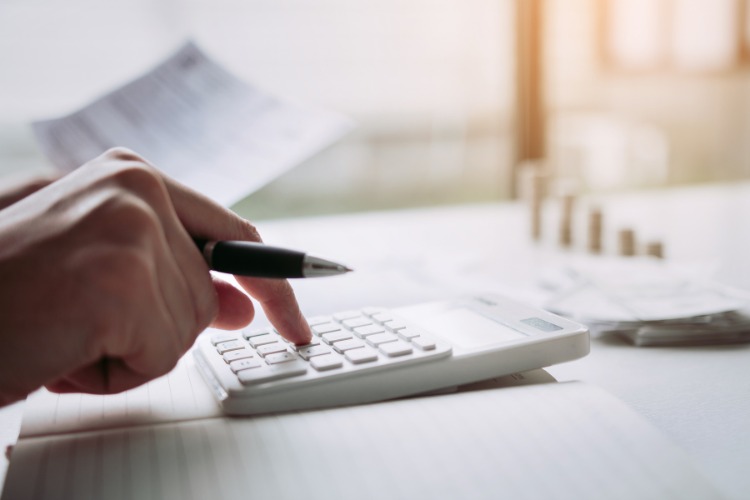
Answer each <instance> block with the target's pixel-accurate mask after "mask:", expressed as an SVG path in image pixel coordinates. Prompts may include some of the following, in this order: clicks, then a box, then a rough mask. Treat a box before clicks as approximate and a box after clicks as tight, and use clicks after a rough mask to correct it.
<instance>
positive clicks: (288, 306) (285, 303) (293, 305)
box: [237, 276, 312, 345]
mask: <svg viewBox="0 0 750 500" xmlns="http://www.w3.org/2000/svg"><path fill="white" fill-rule="evenodd" d="M237 281H238V282H239V284H240V285H242V287H243V288H244V289H245V290H247V291H248V292H249V293H250V295H252V296H253V297H255V299H256V300H257V301H258V302H260V305H261V307H262V308H263V311H265V313H266V316H268V319H269V320H270V321H271V323H272V324H273V326H275V327H276V330H277V331H278V332H279V333H280V334H281V335H282V336H283V337H284V338H286V339H287V340H289V341H291V342H294V343H295V344H297V345H304V344H307V343H309V342H310V340H311V339H312V333H311V332H310V326H309V325H308V324H307V321H305V318H304V316H303V315H302V311H300V308H299V305H298V304H297V299H296V298H295V297H294V291H293V290H292V287H291V285H289V282H288V281H286V280H273V279H263V278H248V277H245V276H237Z"/></svg>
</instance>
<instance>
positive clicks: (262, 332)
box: [242, 328, 276, 339]
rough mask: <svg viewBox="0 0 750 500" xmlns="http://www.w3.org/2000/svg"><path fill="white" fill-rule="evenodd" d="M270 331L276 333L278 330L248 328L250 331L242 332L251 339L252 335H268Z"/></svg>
mask: <svg viewBox="0 0 750 500" xmlns="http://www.w3.org/2000/svg"><path fill="white" fill-rule="evenodd" d="M269 333H276V331H275V330H274V329H273V328H263V329H262V330H248V331H245V332H242V336H243V337H245V338H246V339H249V338H250V337H258V336H260V335H268V334H269Z"/></svg>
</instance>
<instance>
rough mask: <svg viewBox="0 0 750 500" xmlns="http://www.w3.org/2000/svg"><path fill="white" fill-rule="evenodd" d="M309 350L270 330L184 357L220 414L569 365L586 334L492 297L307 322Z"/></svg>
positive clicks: (298, 406)
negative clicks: (310, 336)
mask: <svg viewBox="0 0 750 500" xmlns="http://www.w3.org/2000/svg"><path fill="white" fill-rule="evenodd" d="M308 321H309V323H310V326H311V329H312V331H313V339H312V341H311V342H310V343H309V344H307V345H304V346H296V345H294V344H291V343H289V342H287V341H286V340H285V339H284V338H283V337H281V335H279V334H278V333H277V332H276V331H275V330H274V329H273V328H267V329H248V330H245V331H238V332H218V331H217V332H216V333H212V334H207V335H202V336H201V338H200V339H199V341H198V343H197V345H196V347H195V349H194V350H193V353H194V355H195V359H196V361H197V365H198V367H199V370H200V372H201V374H202V375H203V378H204V380H205V381H206V382H207V383H208V385H209V386H210V388H211V389H212V392H213V393H214V394H215V396H216V397H217V399H218V400H219V403H220V404H221V406H222V408H223V410H224V412H225V413H227V414H229V415H252V414H259V413H269V412H277V411H288V410H302V409H308V408H323V407H329V406H339V405H348V404H358V403H367V402H374V401H381V400H386V399H392V398H397V397H401V396H408V395H413V394H420V393H425V392H429V391H434V390H438V389H446V388H451V387H455V386H458V385H462V384H467V383H470V382H477V381H481V380H486V379H490V378H493V377H497V376H501V375H508V374H511V373H516V372H520V371H525V370H532V369H536V368H542V367H545V366H549V365H552V364H555V363H560V362H563V361H569V360H572V359H576V358H579V357H582V356H585V355H586V354H588V352H589V334H588V330H587V329H586V327H585V326H583V325H581V324H578V323H575V322H573V321H570V320H567V319H564V318H561V317H559V316H557V315H554V314H552V313H549V312H546V311H543V310H540V309H536V308H531V307H528V306H524V305H521V304H518V303H516V302H513V301H511V300H509V299H506V298H503V297H499V296H496V295H480V296H474V297H465V298H460V299H456V300H450V301H444V302H434V303H427V304H420V305H416V306H410V307H404V308H397V309H382V308H374V307H368V308H364V309H361V310H356V311H345V312H340V313H337V314H333V315H331V316H321V317H315V318H310V319H309V320H308Z"/></svg>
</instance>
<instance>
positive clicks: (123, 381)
mask: <svg viewBox="0 0 750 500" xmlns="http://www.w3.org/2000/svg"><path fill="white" fill-rule="evenodd" d="M152 379H153V377H150V376H147V375H143V374H141V373H138V372H135V371H133V370H132V369H131V368H130V367H128V366H127V365H125V364H124V363H122V361H120V360H117V359H108V362H107V363H106V364H103V363H101V362H97V363H92V364H90V365H87V366H85V367H83V368H80V369H79V370H76V371H75V372H73V373H71V374H69V375H68V376H66V377H65V378H63V379H60V380H57V381H55V382H53V383H50V384H47V385H46V386H45V387H46V388H47V390H48V391H50V392H55V393H58V394H67V393H71V392H83V393H87V394H116V393H118V392H122V391H127V390H129V389H133V388H135V387H138V386H140V385H143V384H145V383H147V382H149V381H150V380H152Z"/></svg>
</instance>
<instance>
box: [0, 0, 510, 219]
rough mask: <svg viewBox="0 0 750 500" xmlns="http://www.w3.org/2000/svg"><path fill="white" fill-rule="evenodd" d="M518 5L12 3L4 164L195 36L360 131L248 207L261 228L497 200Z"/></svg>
mask: <svg viewBox="0 0 750 500" xmlns="http://www.w3.org/2000/svg"><path fill="white" fill-rule="evenodd" d="M513 7H514V0H471V1H465V0H358V1H356V2H352V1H349V0H315V1H305V0H287V1H284V2H279V1H278V0H211V1H209V0H129V1H121V2H99V1H96V0H70V1H68V2H64V3H59V2H51V1H40V0H23V1H22V0H8V1H6V2H3V3H2V5H0V38H2V44H0V64H2V67H3V68H6V70H5V71H4V72H3V76H2V77H0V78H2V80H1V81H0V107H1V108H2V109H3V113H2V114H0V120H2V122H1V123H0V164H5V165H8V164H10V165H12V167H7V166H6V167H5V168H6V169H7V168H34V166H35V165H39V164H43V162H44V160H43V159H42V158H40V156H39V154H38V153H37V152H36V149H35V145H34V143H33V138H32V137H31V134H30V132H29V131H28V129H27V126H26V124H27V123H28V122H29V121H31V120H32V119H34V118H39V117H48V116H50V115H56V114H62V113H66V112H68V111H70V110H72V109H75V108H77V107H79V106H81V105H83V104H84V103H86V102H88V101H89V100H91V99H92V98H94V97H95V96H97V95H98V94H100V93H102V92H105V91H106V90H108V89H109V88H111V87H112V86H115V85H117V84H119V83H121V82H122V81H124V80H126V79H128V78H130V77H132V76H133V75H135V74H137V73H139V72H141V71H143V70H145V69H146V68H148V67H150V66H151V65H153V64H155V63H156V62H157V61H158V60H159V59H161V58H162V57H164V56H165V55H167V54H168V53H169V52H170V51H171V50H172V49H173V48H174V47H176V46H177V45H179V44H180V42H181V41H182V40H183V39H184V38H186V37H188V36H190V37H193V38H194V39H196V40H197V41H198V43H199V44H200V45H201V46H202V47H203V48H204V49H205V50H206V51H207V52H209V53H210V54H211V55H212V56H213V57H216V58H217V59H219V60H221V61H222V62H224V63H225V64H226V65H227V66H228V67H229V68H231V69H232V70H233V71H234V72H235V73H237V74H239V75H240V76H241V77H243V78H244V79H246V80H248V81H252V82H254V83H256V84H258V85H260V86H261V87H263V88H265V89H267V90H269V91H271V92H273V93H276V94H280V95H282V96H289V97H292V98H295V99H299V100H302V101H306V102H311V103H315V104H320V105H323V106H327V107H330V108H333V109H336V110H339V111H341V112H343V113H345V114H348V115H350V116H352V117H353V118H354V119H355V120H356V121H357V122H358V124H359V127H358V129H357V130H356V131H355V132H354V133H353V134H352V135H351V136H349V137H347V138H346V139H345V140H344V141H342V142H341V143H340V144H338V145H336V146H334V147H332V148H331V149H329V150H327V151H325V152H324V153H322V154H320V155H319V156H317V157H315V158H313V159H312V160H310V161H308V162H306V163H305V164H303V165H300V167H299V168H297V169H295V170H293V171H291V172H290V173H289V174H286V175H284V176H283V177H282V178H279V179H278V180H277V181H275V182H273V183H272V184H271V185H269V186H268V187H267V188H266V189H264V190H262V191H261V192H259V193H257V195H256V196H253V197H252V198H251V199H250V200H247V202H246V203H245V204H244V206H243V208H244V209H245V210H246V211H247V212H249V213H251V214H252V215H253V216H254V217H274V216H284V215H290V214H309V213H315V212H332V211H349V210H357V209H371V208H391V207H400V206H411V205H422V204H435V203H445V202H456V201H465V200H483V199H498V198H503V197H506V196H508V195H509V193H510V192H511V187H510V186H509V180H508V179H509V178H510V171H511V165H512V162H513V141H512V122H511V120H512V104H513V100H514V99H513V92H514V89H513V83H514V74H513V67H514V66H513V64H514V63H513V61H514V55H513V50H514V18H513V15H514V9H513Z"/></svg>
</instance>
